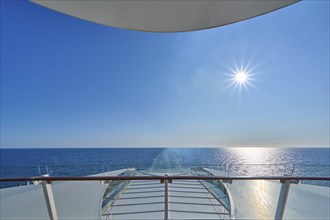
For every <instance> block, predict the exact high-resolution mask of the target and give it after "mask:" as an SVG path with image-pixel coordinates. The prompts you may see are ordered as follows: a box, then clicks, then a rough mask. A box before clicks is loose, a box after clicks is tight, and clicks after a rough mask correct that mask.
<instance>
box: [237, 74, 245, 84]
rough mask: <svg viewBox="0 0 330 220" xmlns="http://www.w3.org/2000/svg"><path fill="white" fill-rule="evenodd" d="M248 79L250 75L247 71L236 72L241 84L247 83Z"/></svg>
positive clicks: (238, 81)
mask: <svg viewBox="0 0 330 220" xmlns="http://www.w3.org/2000/svg"><path fill="white" fill-rule="evenodd" d="M247 80H248V75H247V73H246V72H238V73H235V81H236V83H239V84H244V83H246V82H247Z"/></svg>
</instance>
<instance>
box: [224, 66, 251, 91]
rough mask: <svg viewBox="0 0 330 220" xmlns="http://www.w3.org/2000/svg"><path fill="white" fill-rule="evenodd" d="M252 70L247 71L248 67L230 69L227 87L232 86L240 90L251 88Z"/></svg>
mask: <svg viewBox="0 0 330 220" xmlns="http://www.w3.org/2000/svg"><path fill="white" fill-rule="evenodd" d="M252 71H253V69H249V68H248V67H240V68H238V67H236V68H234V69H231V73H230V74H229V76H230V79H229V81H230V84H229V86H234V87H235V88H238V89H242V88H247V87H250V86H251V87H253V85H252V82H253V81H254V79H253V77H252V75H253V73H252Z"/></svg>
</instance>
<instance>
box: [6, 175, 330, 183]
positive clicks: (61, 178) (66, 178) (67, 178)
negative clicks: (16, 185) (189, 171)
mask: <svg viewBox="0 0 330 220" xmlns="http://www.w3.org/2000/svg"><path fill="white" fill-rule="evenodd" d="M106 180H161V181H164V180H169V181H171V180H280V181H287V180H298V181H300V180H325V181H330V176H232V177H226V176H56V177H55V176H52V177H42V176H41V177H39V176H38V177H1V178H0V182H21V181H46V182H53V181H106Z"/></svg>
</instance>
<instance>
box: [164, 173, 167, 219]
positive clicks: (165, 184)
mask: <svg viewBox="0 0 330 220" xmlns="http://www.w3.org/2000/svg"><path fill="white" fill-rule="evenodd" d="M164 193H165V195H164V211H165V213H164V219H165V220H168V179H167V174H165V179H164Z"/></svg>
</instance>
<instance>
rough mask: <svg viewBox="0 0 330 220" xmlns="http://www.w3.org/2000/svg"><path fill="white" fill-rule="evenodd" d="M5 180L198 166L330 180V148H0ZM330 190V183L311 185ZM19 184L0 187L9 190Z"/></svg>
mask: <svg viewBox="0 0 330 220" xmlns="http://www.w3.org/2000/svg"><path fill="white" fill-rule="evenodd" d="M0 153H1V154H0V159H1V160H0V165H1V166H0V176H1V177H26V176H38V175H40V174H45V173H47V172H48V173H49V174H50V175H51V176H69V175H71V176H78V175H91V174H96V173H101V172H106V171H111V170H117V169H121V168H128V167H135V168H137V169H140V170H161V171H164V170H165V171H167V172H171V171H173V172H175V171H178V170H184V169H187V168H194V167H210V168H213V169H218V170H222V171H225V170H228V171H229V175H284V174H286V175H297V176H306V175H311V176H330V148H79V149H78V148H72V149H64V148H61V149H0ZM307 183H310V184H317V185H324V186H330V184H329V181H324V182H320V181H318V182H307ZM14 185H17V183H0V187H1V188H3V187H9V186H14Z"/></svg>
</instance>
